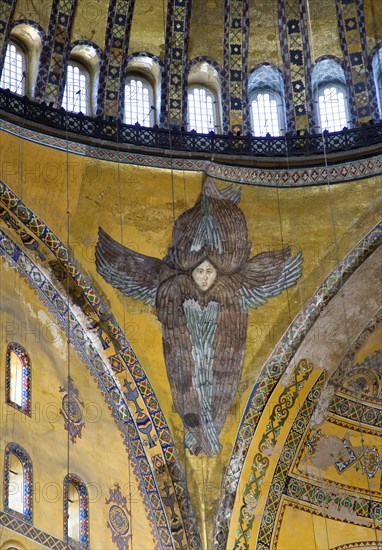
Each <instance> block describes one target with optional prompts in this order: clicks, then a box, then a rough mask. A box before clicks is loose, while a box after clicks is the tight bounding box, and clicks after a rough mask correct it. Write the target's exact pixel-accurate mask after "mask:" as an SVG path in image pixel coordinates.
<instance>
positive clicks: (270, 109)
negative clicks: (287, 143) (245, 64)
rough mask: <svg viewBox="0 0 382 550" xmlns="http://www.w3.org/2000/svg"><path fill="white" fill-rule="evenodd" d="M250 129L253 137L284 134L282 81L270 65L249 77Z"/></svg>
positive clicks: (261, 66) (262, 67) (259, 68)
mask: <svg viewBox="0 0 382 550" xmlns="http://www.w3.org/2000/svg"><path fill="white" fill-rule="evenodd" d="M248 94H249V104H250V112H251V127H252V132H253V134H254V135H255V136H266V135H267V134H270V135H271V136H275V137H278V136H281V135H283V134H284V133H285V126H286V124H285V107H284V81H283V78H282V75H281V73H280V71H278V70H277V69H276V67H273V66H272V65H260V66H259V67H257V68H256V69H255V70H254V71H252V73H251V74H250V76H249V79H248Z"/></svg>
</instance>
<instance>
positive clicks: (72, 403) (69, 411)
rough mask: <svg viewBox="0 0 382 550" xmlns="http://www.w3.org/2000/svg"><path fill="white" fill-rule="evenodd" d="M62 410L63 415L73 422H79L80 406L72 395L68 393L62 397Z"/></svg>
mask: <svg viewBox="0 0 382 550" xmlns="http://www.w3.org/2000/svg"><path fill="white" fill-rule="evenodd" d="M62 410H63V411H64V413H65V416H66V417H67V418H68V419H69V420H70V421H71V422H73V423H74V424H79V423H80V422H81V420H82V411H81V406H80V404H79V402H78V401H77V399H76V398H75V397H74V395H71V396H70V397H69V395H68V394H66V395H64V397H63V398H62Z"/></svg>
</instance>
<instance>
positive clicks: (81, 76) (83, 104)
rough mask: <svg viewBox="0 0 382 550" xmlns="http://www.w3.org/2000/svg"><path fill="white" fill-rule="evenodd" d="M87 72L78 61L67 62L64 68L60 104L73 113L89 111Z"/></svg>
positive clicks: (86, 112) (88, 80)
mask: <svg viewBox="0 0 382 550" xmlns="http://www.w3.org/2000/svg"><path fill="white" fill-rule="evenodd" d="M89 89H90V79H89V73H88V72H87V70H86V69H84V67H83V66H82V65H80V64H79V63H74V62H72V61H71V62H69V63H68V66H67V69H66V81H65V89H64V95H63V97H62V106H63V108H64V109H65V110H66V111H72V112H73V113H83V114H84V115H87V114H88V113H89V110H90V109H89V106H90V97H89Z"/></svg>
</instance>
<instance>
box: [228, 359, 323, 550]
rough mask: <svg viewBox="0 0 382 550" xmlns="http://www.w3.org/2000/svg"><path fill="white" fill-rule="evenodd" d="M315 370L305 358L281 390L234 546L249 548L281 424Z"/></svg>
mask: <svg viewBox="0 0 382 550" xmlns="http://www.w3.org/2000/svg"><path fill="white" fill-rule="evenodd" d="M312 371H313V364H312V363H310V362H308V361H306V359H302V360H301V361H300V362H299V363H298V365H297V367H296V369H295V371H294V373H293V377H292V380H291V382H290V383H289V384H288V386H287V387H286V388H285V389H284V390H283V391H282V393H281V395H280V397H279V399H278V402H277V404H276V405H274V407H273V409H272V412H271V414H270V416H269V423H268V424H267V427H266V431H265V433H264V434H263V436H262V438H261V440H260V442H259V445H258V453H257V454H256V455H255V457H254V460H253V464H252V470H251V474H250V476H249V480H248V483H247V484H246V486H245V489H244V493H243V504H242V506H241V508H240V514H239V520H238V527H237V529H236V530H235V532H236V533H237V536H236V539H235V548H241V549H243V550H249V539H250V536H251V529H252V526H253V521H254V519H255V515H254V510H255V508H256V507H257V503H258V500H259V497H260V493H261V486H262V484H263V481H264V478H265V475H266V472H267V469H268V465H269V458H268V454H269V452H270V451H271V450H272V448H274V447H275V445H276V443H277V439H278V436H279V434H280V431H281V428H282V427H283V425H284V424H285V422H286V420H287V419H288V416H289V409H291V408H292V407H293V406H294V404H295V402H296V400H297V398H298V396H299V390H300V389H302V388H303V387H304V383H305V382H306V381H307V380H308V379H309V376H310V375H311V373H312Z"/></svg>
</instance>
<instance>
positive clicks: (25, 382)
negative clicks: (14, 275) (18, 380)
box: [0, 237, 32, 416]
mask: <svg viewBox="0 0 382 550" xmlns="http://www.w3.org/2000/svg"><path fill="white" fill-rule="evenodd" d="M0 243H1V237H0ZM8 250H11V249H10V248H9V247H8ZM12 352H13V353H14V354H16V355H17V357H18V358H19V360H20V361H21V365H22V404H21V405H19V404H18V403H15V402H14V401H12V399H11V353H12ZM31 375H32V364H31V360H30V358H29V355H28V353H27V352H26V350H25V349H24V348H23V346H21V345H20V344H18V343H17V342H10V343H9V344H8V346H7V354H6V373H5V395H6V402H7V403H8V405H11V406H12V407H14V408H15V409H17V410H19V411H21V412H23V413H25V414H27V415H28V416H30V414H31V382H32V376H31Z"/></svg>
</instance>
